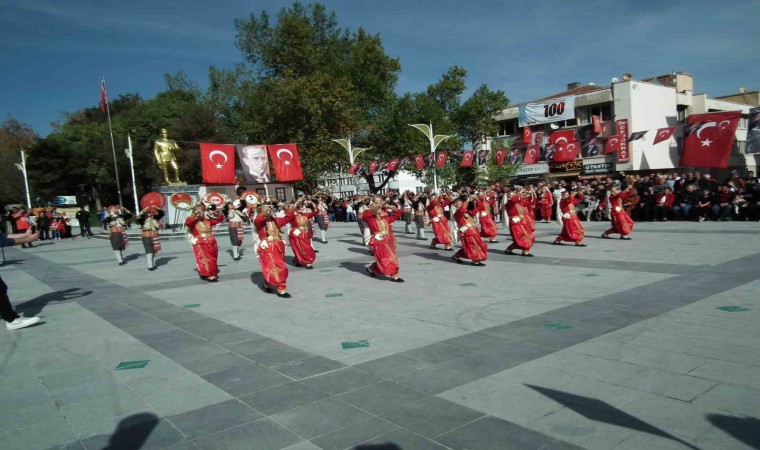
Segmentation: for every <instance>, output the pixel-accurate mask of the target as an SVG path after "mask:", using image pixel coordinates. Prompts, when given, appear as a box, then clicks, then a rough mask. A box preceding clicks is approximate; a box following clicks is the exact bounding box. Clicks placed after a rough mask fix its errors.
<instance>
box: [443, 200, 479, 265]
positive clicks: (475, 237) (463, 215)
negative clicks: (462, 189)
mask: <svg viewBox="0 0 760 450" xmlns="http://www.w3.org/2000/svg"><path fill="white" fill-rule="evenodd" d="M465 199H467V197H465ZM467 200H468V202H466V203H465V202H464V200H463V199H462V198H461V197H460V198H458V199H457V200H456V201H455V202H454V204H453V206H454V220H456V222H457V226H458V227H459V236H460V241H461V242H462V248H461V249H459V251H458V252H456V253H454V256H452V257H451V259H453V260H454V261H456V262H458V263H460V264H462V263H464V261H462V258H466V259H469V260H470V261H472V262H471V263H470V264H472V265H473V266H485V264H483V262H482V261H485V260H486V259H488V245H486V243H485V242H483V239H482V238H481V237H480V230H478V226H477V225H476V224H475V219H474V217H473V216H474V213H476V211H477V208H476V207H475V202H476V201H477V199H476V198H475V197H470V198H469V199H467ZM468 206H470V209H468Z"/></svg>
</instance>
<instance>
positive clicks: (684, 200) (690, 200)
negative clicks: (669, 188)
mask: <svg viewBox="0 0 760 450" xmlns="http://www.w3.org/2000/svg"><path fill="white" fill-rule="evenodd" d="M698 201H699V192H697V186H696V184H695V183H693V182H692V183H689V184H687V185H686V190H684V191H681V192H679V194H678V198H677V199H676V205H675V206H674V207H673V214H674V215H675V217H676V219H678V220H689V219H690V218H691V209H692V208H693V207H694V205H696V204H697V202H698Z"/></svg>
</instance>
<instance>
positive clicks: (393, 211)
mask: <svg viewBox="0 0 760 450" xmlns="http://www.w3.org/2000/svg"><path fill="white" fill-rule="evenodd" d="M363 217H364V220H365V221H366V222H367V225H368V226H369V229H370V232H371V233H372V237H371V238H370V242H369V245H370V247H371V248H372V254H373V255H374V256H375V262H374V263H372V265H371V266H369V267H367V269H366V270H367V273H369V274H370V275H371V276H373V277H376V276H377V274H380V275H385V276H388V277H390V280H391V281H393V282H396V283H403V282H404V280H403V279H402V278H399V276H398V272H399V266H398V258H397V256H396V237H395V236H394V235H393V227H392V226H391V223H393V222H394V221H396V220H398V219H400V218H401V210H400V209H398V208H397V207H396V206H391V205H388V204H386V203H385V202H384V201H383V200H382V199H381V198H379V197H378V198H376V199H375V201H374V202H373V203H372V204H371V205H370V206H369V208H368V209H367V211H364V214H363Z"/></svg>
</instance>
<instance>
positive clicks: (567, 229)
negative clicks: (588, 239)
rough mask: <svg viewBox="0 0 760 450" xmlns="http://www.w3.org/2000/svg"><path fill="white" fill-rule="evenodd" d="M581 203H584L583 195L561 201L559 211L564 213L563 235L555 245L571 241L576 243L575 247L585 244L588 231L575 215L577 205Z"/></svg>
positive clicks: (555, 241) (556, 240)
mask: <svg viewBox="0 0 760 450" xmlns="http://www.w3.org/2000/svg"><path fill="white" fill-rule="evenodd" d="M581 201H583V194H579V195H578V196H576V197H567V198H563V199H562V200H560V201H559V210H560V212H561V213H562V233H560V235H559V236H557V239H555V240H554V243H555V244H558V243H560V242H561V241H570V242H575V245H581V243H582V242H583V237H584V236H585V231H586V230H585V229H584V228H583V225H582V224H581V221H580V219H578V215H577V214H576V213H575V205H577V204H578V203H580V202H581Z"/></svg>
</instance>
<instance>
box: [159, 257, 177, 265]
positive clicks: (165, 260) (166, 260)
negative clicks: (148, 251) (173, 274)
mask: <svg viewBox="0 0 760 450" xmlns="http://www.w3.org/2000/svg"><path fill="white" fill-rule="evenodd" d="M172 259H177V257H176V256H164V257H163V258H156V267H161V266H165V265H167V264H169V261H171V260H172Z"/></svg>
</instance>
